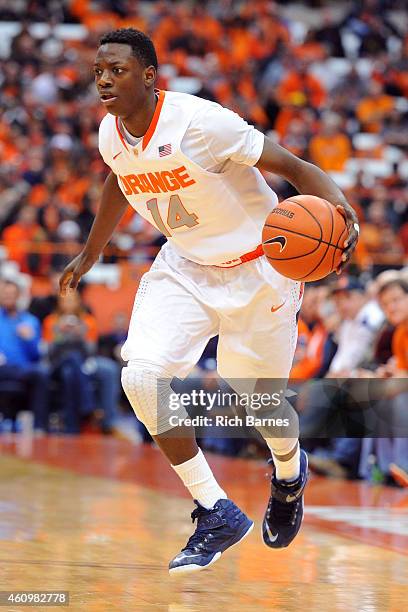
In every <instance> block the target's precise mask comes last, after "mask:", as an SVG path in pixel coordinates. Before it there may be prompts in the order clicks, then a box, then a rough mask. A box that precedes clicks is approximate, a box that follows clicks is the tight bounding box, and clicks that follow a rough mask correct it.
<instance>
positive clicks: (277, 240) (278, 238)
mask: <svg viewBox="0 0 408 612" xmlns="http://www.w3.org/2000/svg"><path fill="white" fill-rule="evenodd" d="M286 243H287V240H286V238H285V236H275V237H274V238H269V240H265V242H264V244H279V253H282V251H283V249H284V248H285V246H286Z"/></svg>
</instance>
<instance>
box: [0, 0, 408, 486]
mask: <svg viewBox="0 0 408 612" xmlns="http://www.w3.org/2000/svg"><path fill="white" fill-rule="evenodd" d="M304 4H305V6H304V7H303V9H302V5H301V3H297V4H296V10H289V9H291V8H294V7H292V3H291V2H272V1H268V0H253V1H252V2H247V1H243V2H233V1H232V0H221V1H220V2H215V1H202V2H200V3H198V2H189V3H187V2H168V1H160V0H158V1H156V2H147V1H146V2H136V1H130V0H93V1H92V2H91V1H87V0H66V1H65V2H57V1H51V2H47V3H44V2H40V1H39V0H27V1H21V2H15V3H13V5H11V3H9V2H6V1H4V0H0V26H1V25H2V22H4V23H6V22H17V23H18V27H17V29H16V31H15V33H14V34H12V35H11V36H10V39H9V45H4V44H3V45H2V46H1V47H0V48H1V49H2V50H3V55H2V56H1V57H0V106H1V109H2V113H1V116H0V197H1V206H0V247H1V246H2V247H3V249H2V250H0V260H1V259H3V261H12V262H15V264H17V266H18V269H19V270H20V271H21V272H22V273H25V274H29V275H30V276H32V277H46V276H48V277H50V278H51V283H50V287H51V288H50V294H49V295H48V296H45V297H35V296H34V297H30V296H27V292H26V290H24V291H23V290H22V288H21V286H20V285H19V283H18V282H17V280H16V279H15V278H12V279H10V278H8V279H5V280H3V282H2V283H1V285H0V413H1V414H3V421H2V425H1V427H3V429H4V430H7V429H8V428H9V427H14V428H16V427H17V428H18V427H19V425H18V422H13V419H14V417H15V414H16V412H17V411H18V410H17V409H18V408H19V406H21V407H24V406H25V407H28V408H29V410H30V414H32V415H33V418H34V421H33V423H32V427H33V429H34V430H35V431H37V432H38V434H41V433H44V432H47V431H63V432H65V433H71V434H76V433H79V432H80V431H83V430H84V428H86V427H89V426H90V424H91V425H92V426H95V427H96V428H97V429H98V430H100V431H103V432H105V433H118V434H119V435H122V434H123V435H126V436H127V437H132V436H133V435H134V436H135V437H137V436H139V437H142V438H143V439H148V435H147V433H146V431H145V430H144V428H143V427H142V426H141V424H135V421H134V420H133V421H132V424H131V426H130V427H129V426H128V424H127V425H126V427H124V426H123V417H124V415H125V416H126V415H129V411H130V408H129V405H128V404H127V402H126V401H125V399H124V397H123V395H122V392H121V389H120V366H121V360H120V346H121V344H122V343H123V341H124V339H125V337H126V330H127V324H128V319H127V315H126V314H125V313H123V312H118V313H117V316H116V317H115V321H114V322H113V323H112V329H111V330H110V331H109V333H108V334H106V335H104V336H102V337H101V336H100V335H99V333H98V328H97V325H96V320H95V318H94V315H93V313H92V312H91V311H90V309H89V307H88V306H87V305H86V304H85V303H84V301H83V300H82V297H81V295H77V296H73V295H72V296H69V297H68V298H67V299H65V300H61V299H59V298H58V297H57V288H56V287H57V285H56V282H57V278H58V271H59V270H61V267H62V266H63V265H64V264H65V263H66V262H67V261H68V260H69V259H71V257H72V256H73V255H74V254H76V253H77V252H78V251H79V249H80V245H81V244H82V243H83V242H84V241H85V240H86V237H87V234H88V232H89V229H90V226H91V223H92V220H93V215H94V213H95V210H96V207H97V206H98V202H99V197H100V193H101V188H102V185H103V181H104V179H105V177H106V174H107V168H106V166H105V165H104V163H103V161H102V159H101V157H100V155H99V152H98V148H97V139H98V126H99V123H100V121H101V119H102V117H103V114H104V110H103V109H102V108H101V106H100V103H99V100H98V98H97V96H96V92H95V88H94V85H93V76H92V69H91V67H92V63H93V59H94V55H95V50H96V48H97V46H98V40H99V38H100V36H101V35H102V34H103V33H105V32H106V31H107V30H110V29H114V28H117V27H129V26H132V27H136V28H139V29H142V30H144V31H146V32H147V33H149V34H150V35H151V36H152V38H153V40H154V42H155V45H156V47H157V51H158V56H159V62H160V64H161V67H160V71H159V79H158V87H160V88H168V89H176V90H182V91H187V92H188V93H194V94H197V95H199V96H202V97H206V98H209V99H212V100H216V101H218V102H220V103H221V104H223V105H224V106H226V107H228V108H231V109H233V110H235V111H236V112H238V113H239V114H240V115H241V116H243V117H244V118H245V119H247V120H248V121H249V122H250V123H252V124H254V125H256V126H257V127H258V128H259V129H261V130H262V131H264V132H265V133H268V134H269V135H270V136H271V137H272V138H274V139H275V140H276V141H277V142H279V143H280V144H282V145H283V146H285V147H286V148H288V149H289V150H291V151H292V152H294V153H295V154H297V155H299V156H301V157H303V158H304V159H307V160H310V161H312V162H315V163H317V164H318V165H319V166H321V167H322V168H323V169H324V170H325V171H327V172H329V173H330V174H331V175H332V176H333V178H334V179H335V180H336V181H337V182H338V184H339V185H340V187H341V188H342V189H343V191H344V192H345V193H346V195H347V197H348V199H349V201H350V202H351V203H352V204H353V205H354V207H355V208H356V210H357V211H358V214H359V218H360V222H361V239H360V241H359V245H358V248H357V251H356V254H355V257H354V260H353V263H352V266H351V268H350V272H351V274H352V276H346V277H345V280H343V279H341V281H340V282H339V283H335V285H331V284H330V283H325V282H324V283H317V284H309V285H308V287H307V290H306V292H305V297H304V305H303V308H302V311H301V318H300V321H299V343H298V348H297V353H296V357H295V364H294V368H293V372H292V381H291V382H293V384H294V385H295V386H296V384H297V382H296V381H299V380H302V381H304V380H305V379H306V380H310V383H307V384H302V385H299V388H298V391H299V393H298V396H297V400H296V407H297V409H298V411H299V414H300V416H301V423H302V428H304V431H305V432H306V433H307V446H308V450H309V451H310V454H311V466H312V468H313V469H315V470H316V471H319V472H320V473H325V474H327V475H331V476H342V477H351V478H354V477H360V478H367V479H371V480H373V479H374V480H375V479H379V480H381V479H382V480H385V481H387V482H398V483H400V484H406V485H407V486H408V449H407V440H406V438H407V437H408V436H407V433H406V434H405V438H404V437H399V436H398V435H397V434H398V431H399V428H404V427H405V430H406V428H407V425H406V417H405V413H404V407H405V406H406V405H408V401H407V400H408V396H407V391H406V389H405V390H404V389H403V388H400V387H398V385H397V386H396V387H393V386H392V385H391V387H390V389H388V388H387V391H386V392H385V391H384V393H386V396H384V395H381V398H380V399H379V401H378V406H379V407H378V411H379V413H380V414H381V415H382V416H383V417H384V418H383V420H384V421H385V422H386V424H387V426H386V427H385V430H384V432H383V434H384V435H383V437H377V439H376V438H374V437H367V438H366V439H364V440H362V439H361V437H360V438H358V437H357V438H352V437H348V434H349V428H348V425H347V423H346V424H344V423H342V422H341V423H340V426H339V427H340V428H339V430H338V431H336V432H330V431H328V432H327V431H326V434H327V435H326V436H325V438H326V440H324V439H323V437H322V436H321V435H320V434H321V432H322V431H325V430H324V427H326V424H327V423H328V422H331V421H332V420H333V419H335V417H336V415H337V413H338V411H339V410H340V408H341V409H342V410H343V409H344V406H345V405H347V402H345V401H344V397H345V389H344V384H342V382H341V381H344V380H346V381H349V380H356V379H358V380H360V381H361V380H369V379H370V378H375V379H377V380H380V379H381V380H387V381H391V382H392V381H398V380H399V381H401V380H402V381H403V380H404V376H406V374H407V371H408V297H407V295H408V290H407V282H408V280H407V274H406V273H405V272H404V269H403V266H404V265H406V263H407V260H408V212H407V211H408V190H407V189H406V179H407V177H408V101H407V97H408V78H407V75H408V28H407V18H406V13H404V8H405V6H404V5H405V2H404V1H403V0H362V1H361V2H352V3H344V6H339V5H342V4H343V3H334V2H324V1H321V2H315V3H313V2H307V3H304ZM314 5H317V6H319V7H320V8H319V12H318V13H314V16H313V19H311V18H310V15H309V18H308V13H307V11H308V10H309V9H310V7H311V6H314ZM39 24H42V28H38V27H37V26H38V25H39ZM71 24H74V25H76V26H77V27H76V29H75V32H74V33H73V31H70V32H69V34H67V31H64V30H63V28H62V26H64V25H67V26H69V25H71ZM311 24H313V25H311ZM266 179H267V180H268V182H269V183H270V184H271V186H272V188H273V189H275V191H276V192H277V193H278V195H279V197H280V198H281V199H282V198H286V197H288V196H290V195H292V194H293V188H292V187H291V186H290V185H288V184H287V183H285V182H284V181H283V180H281V179H280V178H278V177H275V176H272V175H267V176H266ZM161 243H162V237H161V236H160V235H159V234H158V233H157V232H156V230H155V229H154V228H152V227H151V226H150V225H147V224H146V223H145V221H144V220H143V219H142V218H141V217H138V216H136V215H133V213H132V211H131V210H130V208H129V211H128V212H127V213H126V215H125V217H124V218H123V220H122V221H121V224H120V227H119V231H118V232H117V233H116V234H115V237H114V239H113V240H112V242H111V244H110V246H109V247H108V249H107V251H106V253H105V256H104V257H105V259H104V260H105V261H106V262H116V261H120V260H121V259H122V258H126V259H127V260H130V261H137V262H139V261H142V262H143V261H149V260H151V259H152V258H153V257H154V255H155V253H156V252H157V249H158V247H159V246H160V244H161ZM0 265H1V262H0ZM384 271H385V272H384ZM28 298H30V299H28ZM24 300H25V304H24V303H23V302H24ZM215 347H216V341H214V342H213V343H212V344H211V345H210V346H209V347H208V348H207V350H206V353H205V354H204V356H203V358H202V360H201V361H200V365H199V369H198V371H197V372H198V374H199V376H201V377H202V378H203V380H204V381H206V379H208V381H209V382H208V384H211V378H212V377H213V372H214V365H215ZM196 374H197V373H196ZM333 381H334V382H333ZM346 385H348V383H347V384H346ZM347 390H348V386H347ZM333 394H334V395H333ZM346 395H347V394H346ZM333 396H334V400H335V401H332V399H333ZM10 398H14V399H13V401H12V402H10ZM316 398H320V399H322V398H323V399H324V398H326V399H325V401H323V400H322V401H317V399H316ZM327 398H330V401H329V400H328V399H327ZM10 406H11V407H12V410H11V413H10V414H9V411H10ZM336 411H337V412H336ZM340 412H341V411H340ZM366 412H367V411H366ZM384 415H385V416H384ZM132 418H133V419H134V417H132ZM404 419H405V420H404ZM340 420H341V419H340ZM10 423H11V425H10ZM127 423H128V422H127ZM316 427H317V430H316ZM136 434H137V435H136ZM202 445H203V446H204V447H207V448H211V449H213V450H217V451H219V452H226V453H228V452H230V453H233V454H237V453H241V455H245V454H250V453H251V452H252V451H251V450H250V445H248V443H246V442H242V441H237V440H228V439H226V440H223V439H222V438H212V437H211V432H210V433H209V436H208V437H207V438H205V439H204V440H203V441H202ZM254 452H255V453H256V452H257V449H255V451H254Z"/></svg>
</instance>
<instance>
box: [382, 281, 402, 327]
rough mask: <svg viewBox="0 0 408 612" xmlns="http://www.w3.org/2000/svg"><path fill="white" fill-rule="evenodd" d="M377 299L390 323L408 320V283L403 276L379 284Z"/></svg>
mask: <svg viewBox="0 0 408 612" xmlns="http://www.w3.org/2000/svg"><path fill="white" fill-rule="evenodd" d="M378 301H379V303H380V306H381V308H382V309H383V311H384V314H385V316H386V317H387V319H388V321H389V322H390V323H391V325H399V324H400V323H403V322H404V321H407V320H408V283H407V282H406V281H405V280H404V279H403V278H396V279H393V280H390V281H388V282H386V283H384V284H383V285H381V286H380V288H379V290H378Z"/></svg>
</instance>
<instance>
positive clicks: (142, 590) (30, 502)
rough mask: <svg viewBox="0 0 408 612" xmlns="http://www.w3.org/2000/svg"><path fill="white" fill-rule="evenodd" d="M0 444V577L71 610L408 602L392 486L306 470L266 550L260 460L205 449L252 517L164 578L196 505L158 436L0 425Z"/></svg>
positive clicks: (371, 606)
mask: <svg viewBox="0 0 408 612" xmlns="http://www.w3.org/2000/svg"><path fill="white" fill-rule="evenodd" d="M0 448H1V451H2V457H1V484H0V487H1V489H0V491H1V497H0V538H1V549H0V565H1V574H0V590H19V589H23V590H38V591H41V590H45V591H51V590H68V591H69V592H70V606H69V609H71V610H86V611H95V612H96V611H98V612H110V611H113V610H121V611H122V610H123V611H126V612H128V611H133V610H143V611H144V610H156V609H157V610H168V611H170V612H187V611H189V612H190V611H191V612H193V611H194V612H195V611H197V612H198V611H200V612H201V611H203V610H211V611H212V612H216V611H218V610H223V609H225V610H227V609H228V610H234V611H235V610H245V611H252V610H276V611H278V610H279V611H284V612H292V611H296V612H297V611H298V610H318V611H319V612H325V611H328V610H330V611H337V610H339V611H350V610H356V611H357V610H358V611H364V612H376V611H377V610H378V611H380V610H381V612H384V611H392V612H393V611H395V612H396V611H397V610H398V611H399V610H401V609H404V608H405V606H406V598H407V593H408V556H407V552H408V512H407V509H408V498H407V495H406V493H404V491H402V490H397V489H390V488H385V487H372V486H370V485H367V484H364V483H354V482H353V483H351V482H348V483H347V482H341V481H329V480H326V479H323V478H320V477H313V478H311V481H310V484H309V486H308V489H307V495H306V503H307V511H306V516H305V522H304V526H303V529H302V531H301V533H300V534H299V536H298V538H297V539H296V541H295V542H294V543H293V544H292V546H291V547H290V548H288V549H286V550H282V551H272V550H270V549H268V548H267V547H265V546H264V544H263V543H262V540H261V537H260V522H261V519H262V515H263V512H264V509H265V504H266V500H267V497H268V479H267V478H266V476H265V474H266V471H267V469H266V466H265V465H263V464H260V463H257V462H250V461H242V460H234V459H226V458H221V457H216V456H211V455H208V457H209V462H210V464H211V466H212V467H213V469H214V472H215V474H216V476H217V477H218V478H219V480H220V482H221V483H222V485H223V486H224V488H225V489H226V491H227V492H228V494H229V495H230V497H232V498H233V499H234V501H236V502H237V503H238V504H239V505H240V506H241V507H242V508H243V509H244V510H245V511H246V512H247V513H248V514H249V516H250V517H251V518H253V519H255V521H256V526H255V529H254V530H253V531H252V533H251V534H250V536H249V537H248V538H247V539H246V540H245V541H244V542H243V543H242V544H241V545H239V546H237V547H235V548H233V549H232V550H230V551H228V552H227V553H226V554H225V555H223V557H222V558H221V560H220V561H218V562H217V563H216V564H215V565H214V566H212V567H211V568H210V569H208V570H206V571H203V572H199V573H196V574H193V575H187V576H185V577H171V578H170V576H169V575H168V573H167V564H168V561H169V559H171V558H172V557H173V556H174V555H175V554H176V553H177V552H178V551H179V550H180V548H181V547H182V546H184V544H185V542H186V540H187V538H188V536H189V535H190V534H191V532H192V524H191V521H190V519H189V515H190V512H191V511H192V509H193V505H192V502H191V500H190V499H189V498H188V496H187V495H186V493H185V492H184V490H183V488H182V486H181V484H180V483H179V481H178V480H177V477H176V476H175V474H174V473H173V472H172V470H171V469H170V468H169V467H168V466H167V464H166V462H165V460H164V459H163V458H162V456H161V454H160V452H159V451H158V450H157V449H155V448H152V447H149V446H132V445H131V444H129V443H128V442H125V441H121V440H116V439H108V438H103V437H99V436H91V435H88V436H81V437H78V438H64V437H51V436H50V437H47V438H41V439H34V440H32V439H30V438H27V439H24V438H20V439H17V438H13V437H12V436H10V437H5V436H4V435H3V436H2V437H1V438H0ZM8 609H9V610H23V609H24V610H25V609H29V608H25V607H23V606H14V607H13V606H10V608H8ZM30 609H43V608H40V607H31V608H30ZM47 609H50V610H58V609H61V608H57V607H55V606H52V607H48V608H47Z"/></svg>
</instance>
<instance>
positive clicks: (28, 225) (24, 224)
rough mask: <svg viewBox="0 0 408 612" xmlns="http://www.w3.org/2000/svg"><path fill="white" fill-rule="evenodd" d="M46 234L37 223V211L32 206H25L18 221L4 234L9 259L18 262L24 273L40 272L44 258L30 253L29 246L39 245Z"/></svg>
mask: <svg viewBox="0 0 408 612" xmlns="http://www.w3.org/2000/svg"><path fill="white" fill-rule="evenodd" d="M44 238H45V233H44V231H43V230H42V228H41V226H40V225H39V224H38V223H37V211H36V209H35V208H32V207H31V206H23V207H22V208H21V210H20V212H19V214H18V219H17V221H16V222H15V223H13V224H12V225H9V226H8V227H7V228H6V229H5V230H4V232H3V239H4V243H5V246H6V248H7V254H8V257H9V259H12V260H13V261H15V262H17V263H18V264H19V266H20V269H21V271H22V272H38V271H39V270H40V269H41V263H42V262H43V261H44V257H42V256H41V255H39V254H38V253H29V252H27V251H29V244H30V243H36V244H39V243H40V242H41V241H42V240H44Z"/></svg>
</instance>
